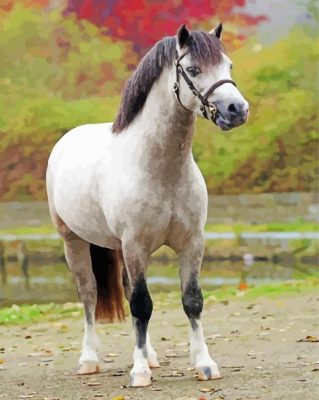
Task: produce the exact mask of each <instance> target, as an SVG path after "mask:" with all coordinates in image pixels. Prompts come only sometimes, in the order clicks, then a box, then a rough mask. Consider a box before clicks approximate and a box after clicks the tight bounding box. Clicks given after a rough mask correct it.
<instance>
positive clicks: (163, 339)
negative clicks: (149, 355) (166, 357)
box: [161, 336, 171, 342]
mask: <svg viewBox="0 0 319 400" xmlns="http://www.w3.org/2000/svg"><path fill="white" fill-rule="evenodd" d="M169 340H171V339H169V338H167V337H165V336H162V337H161V341H162V342H168V341H169Z"/></svg>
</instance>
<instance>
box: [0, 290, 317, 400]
mask: <svg viewBox="0 0 319 400" xmlns="http://www.w3.org/2000/svg"><path fill="white" fill-rule="evenodd" d="M318 308H319V294H318V295H316V294H312V295H309V294H307V295H300V296H298V297H287V298H284V297H283V298H280V299H276V300H270V299H256V300H254V301H252V302H247V301H241V300H235V301H232V302H229V303H228V302H227V301H225V302H222V303H218V304H212V305H209V304H208V305H207V306H206V308H205V312H204V315H203V322H204V328H205V333H206V335H207V342H208V345H209V348H210V352H211V354H212V355H213V358H214V359H215V361H216V362H217V363H218V364H219V366H220V369H221V373H222V375H223V379H221V380H218V381H211V382H198V381H196V378H195V376H194V370H192V366H191V364H190V360H189V353H188V345H187V340H188V339H187V338H188V324H187V321H186V318H185V316H184V314H183V312H182V310H181V309H180V308H178V309H177V308H176V309H175V308H174V309H172V310H169V309H170V307H169V305H167V306H166V309H167V310H168V311H166V312H165V311H163V305H161V306H160V307H159V306H158V305H156V304H155V310H154V312H153V317H152V321H151V324H150V333H151V338H152V342H153V345H154V347H155V348H156V349H157V351H158V355H159V359H160V362H161V364H162V366H161V368H159V369H156V370H153V377H154V382H153V385H152V386H151V387H148V388H142V389H133V388H127V387H126V385H127V384H128V373H129V369H130V367H131V365H130V363H131V360H132V351H133V343H134V337H133V334H132V329H131V324H130V321H127V322H126V323H123V324H113V325H99V327H98V332H99V336H100V338H101V343H102V345H101V352H100V354H101V359H102V360H103V362H102V372H101V373H100V374H97V375H94V376H92V375H91V376H77V375H76V374H75V369H76V365H77V360H78V355H79V350H80V343H81V338H82V321H81V320H79V319H77V318H75V319H70V320H63V321H59V322H55V323H46V324H43V323H42V324H34V325H31V326H28V327H13V326H12V327H0V398H1V399H2V398H3V399H8V400H15V399H34V400H40V399H41V400H44V399H46V400H53V399H55V400H57V399H59V400H69V399H70V400H71V399H72V400H75V399H85V400H91V399H92V400H93V399H98V398H101V399H103V398H105V399H113V398H114V399H116V400H120V399H121V400H123V399H125V400H126V399H136V400H149V399H152V400H168V399H174V400H177V399H180V400H181V399H183V400H187V399H189V400H191V399H195V400H198V399H201V400H204V399H207V400H208V399H211V400H217V399H229V400H246V399H265V400H275V399H283V400H290V399H293V400H299V399H300V400H312V399H318V398H319V380H318V377H319V363H318V360H319V351H318V349H319V343H317V342H309V341H308V342H307V341H301V342H300V341H299V340H300V339H303V338H306V337H307V336H312V337H313V338H312V340H315V338H314V337H315V336H316V334H317V337H319V335H318V333H319V332H318V331H319V320H318ZM168 375H173V376H168ZM174 375H175V376H174ZM201 390H204V391H201ZM205 390H210V391H208V392H207V391H206V392H205Z"/></svg>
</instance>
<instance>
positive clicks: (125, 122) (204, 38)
mask: <svg viewBox="0 0 319 400" xmlns="http://www.w3.org/2000/svg"><path fill="white" fill-rule="evenodd" d="M186 45H187V48H188V51H189V53H190V56H191V58H192V60H194V61H195V62H196V65H197V66H199V67H200V66H205V65H216V64H218V63H220V62H221V60H222V50H223V49H222V45H221V42H220V40H219V39H217V38H216V37H215V36H214V35H210V34H208V33H205V32H200V31H194V32H192V33H191V35H190V37H189V39H188V40H187V42H186ZM175 55H176V38H175V37H166V38H164V39H162V40H160V41H159V42H157V43H156V44H155V46H154V47H152V49H151V50H150V51H149V52H148V53H147V54H146V55H145V56H144V57H143V59H142V60H141V62H140V63H139V65H138V67H137V69H136V70H135V71H134V73H133V74H132V75H131V77H130V78H129V79H128V80H127V82H126V84H125V87H124V93H123V97H122V102H121V106H120V109H119V112H118V114H117V117H116V120H115V121H114V124H113V127H112V132H114V133H119V132H121V131H122V130H123V129H125V128H127V127H128V126H129V124H130V123H131V122H132V121H133V120H134V118H135V117H136V115H137V114H138V113H139V112H140V111H141V109H142V108H143V106H144V104H145V101H146V99H147V95H148V93H149V92H150V90H151V89H152V86H153V83H154V82H155V81H156V80H157V79H158V78H159V77H160V75H161V73H162V71H163V69H164V68H165V67H167V66H170V65H172V64H173V61H174V59H175Z"/></svg>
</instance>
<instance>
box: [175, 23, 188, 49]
mask: <svg viewBox="0 0 319 400" xmlns="http://www.w3.org/2000/svg"><path fill="white" fill-rule="evenodd" d="M189 37H190V33H189V30H188V29H187V28H186V26H185V24H183V25H182V26H181V27H180V28H179V29H178V31H177V43H178V46H179V48H180V49H182V48H183V46H185V43H186V42H187V39H188V38H189Z"/></svg>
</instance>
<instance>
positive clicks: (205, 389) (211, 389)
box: [199, 387, 221, 394]
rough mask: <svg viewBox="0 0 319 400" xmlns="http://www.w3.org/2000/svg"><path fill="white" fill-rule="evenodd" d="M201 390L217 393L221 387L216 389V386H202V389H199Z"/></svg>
mask: <svg viewBox="0 0 319 400" xmlns="http://www.w3.org/2000/svg"><path fill="white" fill-rule="evenodd" d="M199 390H200V391H201V392H203V393H212V394H214V393H217V392H219V391H220V390H221V389H215V388H214V387H211V388H202V389H199Z"/></svg>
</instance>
